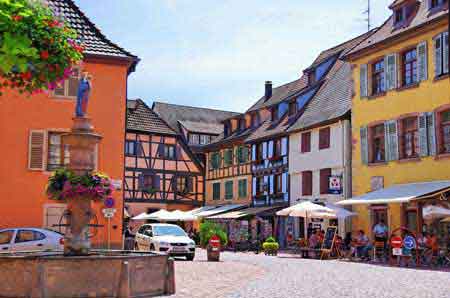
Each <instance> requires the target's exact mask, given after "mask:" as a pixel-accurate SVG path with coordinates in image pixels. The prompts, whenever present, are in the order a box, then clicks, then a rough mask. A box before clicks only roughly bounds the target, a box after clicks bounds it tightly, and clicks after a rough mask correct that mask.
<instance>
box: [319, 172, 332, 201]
mask: <svg viewBox="0 0 450 298" xmlns="http://www.w3.org/2000/svg"><path fill="white" fill-rule="evenodd" d="M330 176H331V169H321V170H320V194H321V195H323V194H328V193H329V189H330V183H329V178H330Z"/></svg>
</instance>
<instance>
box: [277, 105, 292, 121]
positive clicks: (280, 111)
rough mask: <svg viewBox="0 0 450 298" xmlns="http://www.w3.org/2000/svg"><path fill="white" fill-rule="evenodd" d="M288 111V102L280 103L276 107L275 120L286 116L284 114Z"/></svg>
mask: <svg viewBox="0 0 450 298" xmlns="http://www.w3.org/2000/svg"><path fill="white" fill-rule="evenodd" d="M288 110H289V103H288V102H282V103H280V104H279V105H278V111H277V112H278V116H277V119H281V118H283V117H284V115H286V113H287V112H288Z"/></svg>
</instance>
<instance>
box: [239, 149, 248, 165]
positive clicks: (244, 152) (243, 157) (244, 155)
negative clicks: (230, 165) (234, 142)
mask: <svg viewBox="0 0 450 298" xmlns="http://www.w3.org/2000/svg"><path fill="white" fill-rule="evenodd" d="M237 161H238V163H246V162H247V161H248V148H247V147H245V146H240V147H238V148H237Z"/></svg>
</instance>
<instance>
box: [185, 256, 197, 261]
mask: <svg viewBox="0 0 450 298" xmlns="http://www.w3.org/2000/svg"><path fill="white" fill-rule="evenodd" d="M194 258H195V255H187V256H186V260H188V261H193V260H194Z"/></svg>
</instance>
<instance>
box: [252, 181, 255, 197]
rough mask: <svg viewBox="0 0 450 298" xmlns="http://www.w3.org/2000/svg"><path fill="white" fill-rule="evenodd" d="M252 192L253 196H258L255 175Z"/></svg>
mask: <svg viewBox="0 0 450 298" xmlns="http://www.w3.org/2000/svg"><path fill="white" fill-rule="evenodd" d="M252 194H253V196H256V177H253V179H252Z"/></svg>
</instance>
